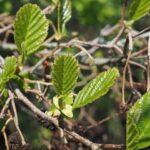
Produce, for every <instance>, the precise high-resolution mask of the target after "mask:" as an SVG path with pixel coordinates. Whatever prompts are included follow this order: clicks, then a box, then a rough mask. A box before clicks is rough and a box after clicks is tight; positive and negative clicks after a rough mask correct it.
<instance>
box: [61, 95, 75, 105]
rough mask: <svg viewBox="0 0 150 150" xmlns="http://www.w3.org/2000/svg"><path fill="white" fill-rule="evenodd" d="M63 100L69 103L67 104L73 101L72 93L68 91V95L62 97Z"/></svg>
mask: <svg viewBox="0 0 150 150" xmlns="http://www.w3.org/2000/svg"><path fill="white" fill-rule="evenodd" d="M63 102H64V103H65V104H69V105H70V104H72V103H73V94H72V93H70V94H69V95H66V96H64V97H63Z"/></svg>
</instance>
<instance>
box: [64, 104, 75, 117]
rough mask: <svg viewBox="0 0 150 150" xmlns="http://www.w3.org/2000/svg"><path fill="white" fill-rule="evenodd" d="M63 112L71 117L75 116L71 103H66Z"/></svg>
mask: <svg viewBox="0 0 150 150" xmlns="http://www.w3.org/2000/svg"><path fill="white" fill-rule="evenodd" d="M62 113H63V114H64V115H65V116H67V117H69V118H72V117H73V112H72V106H71V105H68V104H66V105H65V107H64V109H62Z"/></svg>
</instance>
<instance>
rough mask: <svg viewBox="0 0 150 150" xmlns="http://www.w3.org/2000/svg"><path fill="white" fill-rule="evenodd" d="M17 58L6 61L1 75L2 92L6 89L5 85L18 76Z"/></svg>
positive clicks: (8, 58)
mask: <svg viewBox="0 0 150 150" xmlns="http://www.w3.org/2000/svg"><path fill="white" fill-rule="evenodd" d="M16 62H17V60H16V58H15V57H14V56H13V57H7V58H6V59H5V61H4V66H3V69H2V73H1V74H0V91H1V90H2V89H3V88H4V87H5V84H6V83H7V82H8V81H9V80H10V79H12V78H15V77H16V76H15V75H14V74H15V71H16Z"/></svg>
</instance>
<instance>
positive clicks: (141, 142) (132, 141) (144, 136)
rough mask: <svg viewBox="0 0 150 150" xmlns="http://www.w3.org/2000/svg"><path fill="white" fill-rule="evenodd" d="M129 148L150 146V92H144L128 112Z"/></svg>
mask: <svg viewBox="0 0 150 150" xmlns="http://www.w3.org/2000/svg"><path fill="white" fill-rule="evenodd" d="M126 143H127V150H134V149H135V150H138V149H144V148H146V147H148V146H150V92H148V93H146V94H144V96H143V97H142V98H141V99H139V100H138V101H137V102H136V103H135V104H134V106H133V107H132V108H131V109H130V110H129V111H128V112H127V133H126Z"/></svg>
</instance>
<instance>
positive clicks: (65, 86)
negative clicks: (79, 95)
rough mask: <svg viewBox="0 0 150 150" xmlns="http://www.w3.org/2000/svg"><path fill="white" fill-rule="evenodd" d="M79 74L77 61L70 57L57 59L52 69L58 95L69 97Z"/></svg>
mask: <svg viewBox="0 0 150 150" xmlns="http://www.w3.org/2000/svg"><path fill="white" fill-rule="evenodd" d="M78 74H79V65H78V62H77V60H76V59H75V58H74V57H73V56H70V55H61V56H57V57H56V58H55V61H54V64H53V67H52V82H53V86H54V89H55V90H56V92H57V94H58V95H67V94H69V93H71V91H72V90H73V88H74V86H75V84H76V81H77V78H78Z"/></svg>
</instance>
